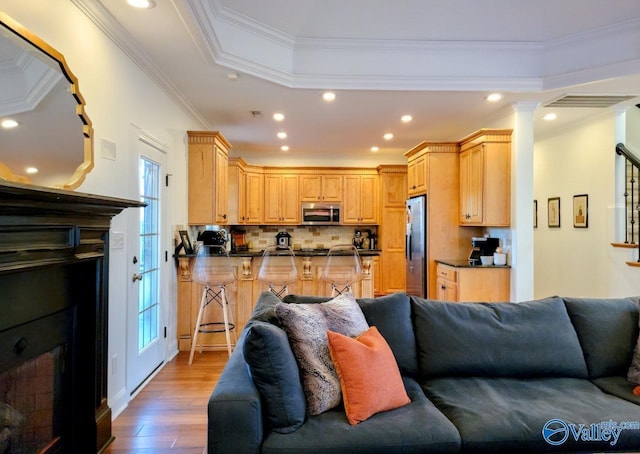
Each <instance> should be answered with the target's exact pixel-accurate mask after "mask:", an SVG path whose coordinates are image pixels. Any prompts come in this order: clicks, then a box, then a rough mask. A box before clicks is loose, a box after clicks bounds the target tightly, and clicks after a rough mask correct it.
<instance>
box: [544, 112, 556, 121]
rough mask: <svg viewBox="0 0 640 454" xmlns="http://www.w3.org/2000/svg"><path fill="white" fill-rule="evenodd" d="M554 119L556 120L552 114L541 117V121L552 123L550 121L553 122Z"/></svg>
mask: <svg viewBox="0 0 640 454" xmlns="http://www.w3.org/2000/svg"><path fill="white" fill-rule="evenodd" d="M556 118H558V116H557V115H556V114H554V113H548V114H546V115H545V116H544V117H542V119H543V120H547V121H552V120H555V119H556Z"/></svg>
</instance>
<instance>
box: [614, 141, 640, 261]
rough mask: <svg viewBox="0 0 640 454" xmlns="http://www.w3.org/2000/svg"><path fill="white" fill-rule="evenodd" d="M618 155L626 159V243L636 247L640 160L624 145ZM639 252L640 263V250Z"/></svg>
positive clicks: (639, 235)
mask: <svg viewBox="0 0 640 454" xmlns="http://www.w3.org/2000/svg"><path fill="white" fill-rule="evenodd" d="M616 153H617V154H618V155H620V156H623V157H624V159H625V165H624V169H625V190H624V205H625V210H624V216H625V231H624V242H625V244H632V245H635V244H637V243H636V241H637V240H636V238H638V240H640V184H639V183H640V160H638V158H636V157H635V156H634V154H633V153H632V152H631V151H629V149H628V148H627V147H625V146H624V144H622V143H619V144H617V145H616ZM638 251H639V252H638V262H639V263H640V249H639V250H638Z"/></svg>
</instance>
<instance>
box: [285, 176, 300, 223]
mask: <svg viewBox="0 0 640 454" xmlns="http://www.w3.org/2000/svg"><path fill="white" fill-rule="evenodd" d="M281 185H282V186H281V187H282V196H281V199H280V202H281V203H282V208H281V213H280V215H281V217H282V221H283V222H284V223H286V224H299V223H300V198H299V197H298V176H297V175H283V176H282V183H281Z"/></svg>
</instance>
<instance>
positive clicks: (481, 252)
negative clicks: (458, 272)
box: [469, 237, 500, 265]
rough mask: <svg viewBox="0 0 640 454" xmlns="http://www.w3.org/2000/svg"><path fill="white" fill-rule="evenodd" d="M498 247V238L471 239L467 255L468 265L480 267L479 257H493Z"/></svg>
mask: <svg viewBox="0 0 640 454" xmlns="http://www.w3.org/2000/svg"><path fill="white" fill-rule="evenodd" d="M498 246H500V238H490V237H473V238H471V253H470V254H469V264H470V265H480V257H482V256H485V255H491V256H492V255H493V253H494V252H496V249H497V248H498Z"/></svg>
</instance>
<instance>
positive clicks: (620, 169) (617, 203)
mask: <svg viewBox="0 0 640 454" xmlns="http://www.w3.org/2000/svg"><path fill="white" fill-rule="evenodd" d="M628 108H629V107H628V106H626V107H624V108H622V109H614V111H615V126H614V128H615V131H614V135H615V143H614V144H613V146H614V147H615V146H616V145H617V144H619V143H622V144H624V143H625V142H626V137H627V115H626V112H627V110H628ZM614 159H615V167H614V169H615V170H614V175H615V178H614V187H613V191H614V197H613V198H614V206H613V207H612V208H613V213H614V214H613V232H608V233H609V234H610V235H609V238H611V240H612V241H616V242H619V243H622V242H624V231H625V229H626V228H627V226H626V224H625V210H626V207H625V200H624V193H625V191H626V185H627V181H626V180H625V159H624V157H623V156H618V155H615V156H614Z"/></svg>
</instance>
